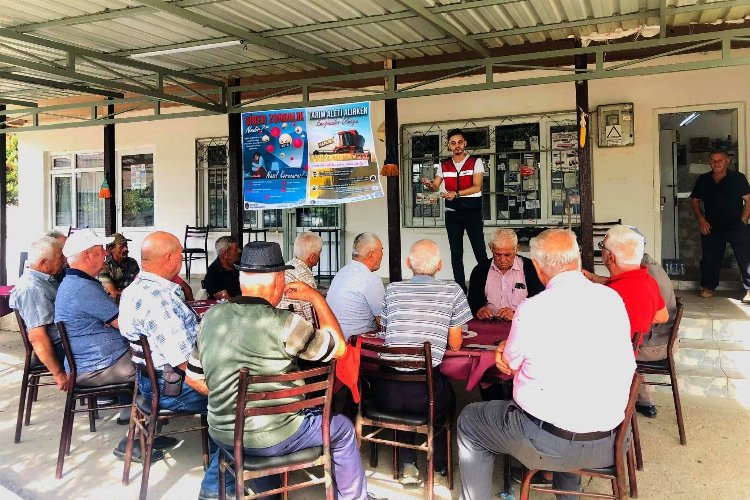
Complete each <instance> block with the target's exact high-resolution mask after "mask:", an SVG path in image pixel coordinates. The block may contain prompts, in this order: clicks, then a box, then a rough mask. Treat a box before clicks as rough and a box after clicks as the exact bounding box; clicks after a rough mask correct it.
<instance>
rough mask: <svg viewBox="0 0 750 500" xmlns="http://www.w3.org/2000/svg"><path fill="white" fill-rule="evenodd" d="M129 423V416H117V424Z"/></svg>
mask: <svg viewBox="0 0 750 500" xmlns="http://www.w3.org/2000/svg"><path fill="white" fill-rule="evenodd" d="M129 423H130V417H128V418H120V417H117V425H128V424H129Z"/></svg>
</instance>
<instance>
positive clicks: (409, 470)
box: [398, 464, 422, 487]
mask: <svg viewBox="0 0 750 500" xmlns="http://www.w3.org/2000/svg"><path fill="white" fill-rule="evenodd" d="M398 482H399V483H401V485H402V486H406V487H413V486H419V484H420V483H421V482H422V480H421V479H420V478H419V469H417V465H416V464H404V470H403V471H402V472H401V477H400V478H399V480H398Z"/></svg>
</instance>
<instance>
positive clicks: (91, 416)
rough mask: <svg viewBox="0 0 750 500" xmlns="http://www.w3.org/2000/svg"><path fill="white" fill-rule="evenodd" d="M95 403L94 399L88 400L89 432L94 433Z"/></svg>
mask: <svg viewBox="0 0 750 500" xmlns="http://www.w3.org/2000/svg"><path fill="white" fill-rule="evenodd" d="M96 408H97V403H96V398H89V412H88V413H89V430H90V431H91V432H96V414H97V411H96Z"/></svg>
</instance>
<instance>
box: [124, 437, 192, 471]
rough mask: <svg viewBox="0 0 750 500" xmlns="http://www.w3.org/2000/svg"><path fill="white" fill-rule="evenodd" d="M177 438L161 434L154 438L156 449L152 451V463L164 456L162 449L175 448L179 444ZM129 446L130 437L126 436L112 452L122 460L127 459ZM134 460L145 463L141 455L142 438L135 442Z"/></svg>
mask: <svg viewBox="0 0 750 500" xmlns="http://www.w3.org/2000/svg"><path fill="white" fill-rule="evenodd" d="M177 442H178V441H177V439H175V438H173V437H169V436H159V437H157V438H155V439H154V449H153V451H152V452H151V463H154V462H158V461H159V460H161V459H162V458H164V452H163V451H162V450H164V449H167V448H173V447H174V446H175V445H176V444H177ZM127 446H128V437H127V436H125V437H124V438H122V439H121V440H120V444H118V445H117V448H115V449H114V450H113V451H112V453H113V454H114V456H116V457H117V458H119V459H120V460H125V449H126V448H127ZM132 461H133V462H135V463H137V464H140V463H143V458H142V457H141V441H140V439H136V440H135V442H134V443H133V456H132Z"/></svg>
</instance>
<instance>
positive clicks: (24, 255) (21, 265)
mask: <svg viewBox="0 0 750 500" xmlns="http://www.w3.org/2000/svg"><path fill="white" fill-rule="evenodd" d="M27 260H29V252H21V255H20V256H19V263H18V277H19V278H20V277H21V275H22V274H23V271H24V269H26V261H27Z"/></svg>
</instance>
